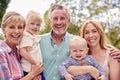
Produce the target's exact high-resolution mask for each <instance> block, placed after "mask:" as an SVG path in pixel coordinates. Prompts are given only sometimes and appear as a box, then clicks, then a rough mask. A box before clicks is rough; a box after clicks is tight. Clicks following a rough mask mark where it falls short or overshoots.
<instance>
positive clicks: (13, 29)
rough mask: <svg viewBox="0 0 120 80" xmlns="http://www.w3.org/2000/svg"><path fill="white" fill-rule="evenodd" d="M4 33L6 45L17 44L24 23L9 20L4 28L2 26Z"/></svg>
mask: <svg viewBox="0 0 120 80" xmlns="http://www.w3.org/2000/svg"><path fill="white" fill-rule="evenodd" d="M2 30H3V33H4V35H5V40H6V43H8V45H16V44H18V43H19V42H20V41H21V39H22V36H23V31H24V24H21V23H19V22H18V23H16V24H15V23H14V22H11V23H9V24H8V25H6V27H5V28H2Z"/></svg>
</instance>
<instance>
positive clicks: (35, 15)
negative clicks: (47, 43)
mask: <svg viewBox="0 0 120 80" xmlns="http://www.w3.org/2000/svg"><path fill="white" fill-rule="evenodd" d="M33 20H37V21H39V22H40V23H42V17H41V15H40V13H38V12H35V11H32V10H31V11H29V12H28V14H27V16H26V24H28V23H30V22H31V21H33Z"/></svg>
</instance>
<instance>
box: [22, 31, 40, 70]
mask: <svg viewBox="0 0 120 80" xmlns="http://www.w3.org/2000/svg"><path fill="white" fill-rule="evenodd" d="M40 39H41V38H40V36H39V35H31V34H30V33H28V32H24V35H23V38H22V41H21V43H20V48H22V47H26V46H30V47H31V49H30V51H29V54H30V55H31V56H32V57H33V59H35V60H36V61H42V55H41V50H40ZM21 64H22V67H23V70H24V71H26V72H29V71H30V69H31V64H30V63H29V62H28V61H27V60H25V59H24V58H22V59H21Z"/></svg>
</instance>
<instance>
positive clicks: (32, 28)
mask: <svg viewBox="0 0 120 80" xmlns="http://www.w3.org/2000/svg"><path fill="white" fill-rule="evenodd" d="M40 26H41V23H40V22H39V21H31V22H30V23H28V24H27V30H26V31H28V32H30V33H31V34H37V33H38V32H39V31H40Z"/></svg>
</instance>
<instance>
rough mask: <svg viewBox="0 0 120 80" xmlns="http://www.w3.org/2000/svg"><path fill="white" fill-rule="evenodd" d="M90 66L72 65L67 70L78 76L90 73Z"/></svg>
mask: <svg viewBox="0 0 120 80" xmlns="http://www.w3.org/2000/svg"><path fill="white" fill-rule="evenodd" d="M88 67H89V66H70V67H68V69H67V71H68V72H69V73H70V74H71V75H73V76H78V75H82V74H86V73H89V71H88Z"/></svg>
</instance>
